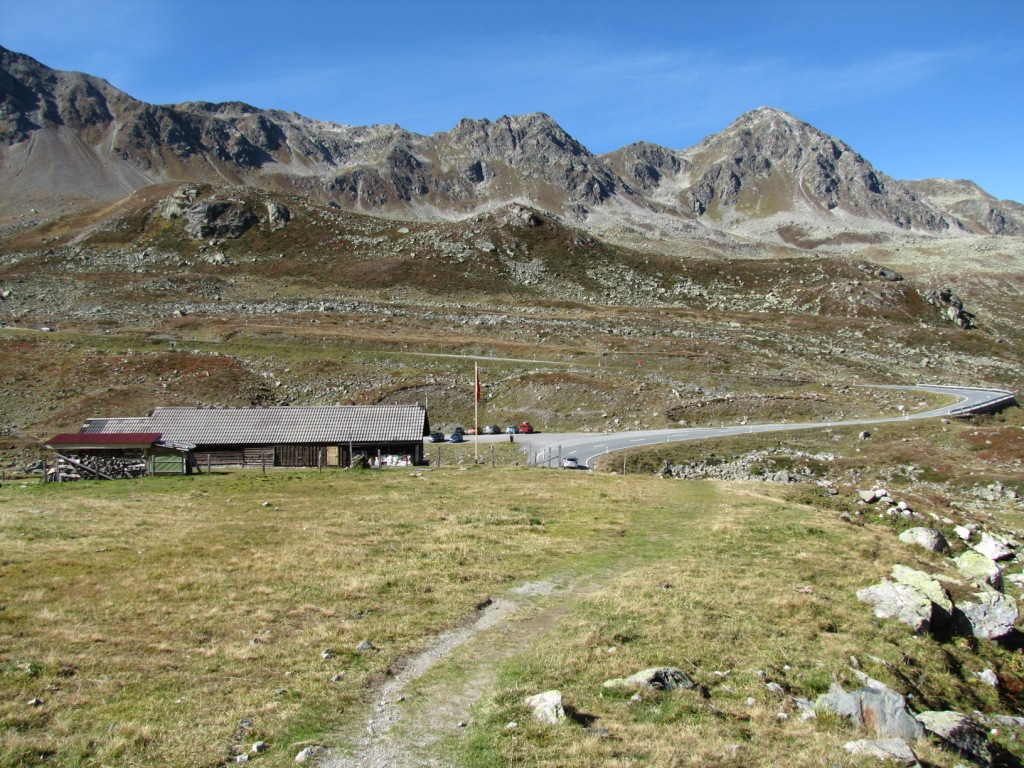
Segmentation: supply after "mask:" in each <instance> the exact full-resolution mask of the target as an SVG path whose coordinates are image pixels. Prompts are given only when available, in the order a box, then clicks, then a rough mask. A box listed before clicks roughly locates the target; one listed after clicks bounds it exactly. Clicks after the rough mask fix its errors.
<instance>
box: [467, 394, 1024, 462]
mask: <svg viewBox="0 0 1024 768" xmlns="http://www.w3.org/2000/svg"><path fill="white" fill-rule="evenodd" d="M877 386H878V387H879V388H882V389H904V390H923V391H926V392H935V393H938V394H947V395H954V396H956V397H959V398H961V399H960V400H959V401H958V402H957V403H955V404H953V405H947V406H943V407H941V408H933V409H932V410H929V411H922V412H920V413H905V414H904V415H902V416H896V417H891V418H877V419H853V420H849V421H833V422H821V421H814V422H800V423H792V424H786V423H783V424H745V425H736V426H727V427H721V428H712V427H696V428H687V429H651V430H638V431H633V432H606V433H600V434H595V433H588V432H560V433H538V434H532V435H516V442H518V443H519V444H520V445H522V446H524V448H526V449H528V451H529V453H530V463H531V464H535V465H537V466H550V467H557V466H558V465H559V461H560V459H561V458H564V457H566V456H575V457H576V458H577V459H578V460H579V463H580V465H581V466H584V465H585V466H586V467H588V468H593V466H594V461H595V460H596V459H597V458H598V457H599V456H603V455H604V454H606V453H614V452H615V451H622V450H626V449H627V448H639V447H642V446H651V445H658V444H660V443H674V442H681V441H685V440H709V439H713V438H717V437H729V436H732V435H744V434H755V433H758V432H787V431H790V430H797V429H815V428H817V429H821V428H822V427H844V426H869V425H872V424H885V423H888V422H895V421H904V420H914V419H932V418H937V417H941V416H964V415H968V414H971V413H979V412H984V411H986V410H992V409H994V408H997V407H998V406H1000V405H1004V404H1008V403H1010V402H1013V400H1014V393H1013V392H1009V391H1006V390H1001V389H980V388H974V387H955V386H945V385H937V384H919V385H917V386H913V387H911V386H899V385H877ZM469 439H470V440H472V439H473V438H469ZM495 439H507V437H506V436H504V435H502V436H500V437H498V438H491V437H489V436H487V437H485V436H481V442H492V441H494V440H495Z"/></svg>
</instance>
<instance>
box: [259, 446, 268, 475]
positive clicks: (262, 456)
mask: <svg viewBox="0 0 1024 768" xmlns="http://www.w3.org/2000/svg"><path fill="white" fill-rule="evenodd" d="M260 469H262V470H263V474H264V475H265V474H267V454H265V453H264V452H263V451H260Z"/></svg>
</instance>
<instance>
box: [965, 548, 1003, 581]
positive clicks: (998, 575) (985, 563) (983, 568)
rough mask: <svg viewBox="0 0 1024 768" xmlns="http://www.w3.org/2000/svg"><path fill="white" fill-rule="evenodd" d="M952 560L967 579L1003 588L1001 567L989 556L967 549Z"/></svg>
mask: <svg viewBox="0 0 1024 768" xmlns="http://www.w3.org/2000/svg"><path fill="white" fill-rule="evenodd" d="M954 562H955V563H956V567H957V570H959V571H960V573H962V574H963V575H964V576H966V577H967V578H968V579H971V580H972V581H981V582H984V583H986V584H988V585H990V586H992V587H994V588H996V589H999V590H1001V589H1002V588H1003V569H1002V568H1000V567H999V565H998V564H997V563H996V561H995V560H993V559H992V558H991V557H988V556H987V555H983V554H982V553H981V552H977V551H976V550H973V549H969V550H967V551H966V552H964V553H963V554H962V555H960V556H959V557H957V558H956V559H955V560H954Z"/></svg>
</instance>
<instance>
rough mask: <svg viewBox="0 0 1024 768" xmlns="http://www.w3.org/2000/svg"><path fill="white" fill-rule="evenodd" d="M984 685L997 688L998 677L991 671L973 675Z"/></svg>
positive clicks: (982, 671) (986, 670) (984, 670)
mask: <svg viewBox="0 0 1024 768" xmlns="http://www.w3.org/2000/svg"><path fill="white" fill-rule="evenodd" d="M975 677H977V678H978V679H979V680H981V682H983V683H984V684H985V685H991V686H992V687H993V688H998V687H999V676H998V675H997V674H996V673H995V672H993V671H992V670H991V669H983V670H981V672H978V674H977V675H975Z"/></svg>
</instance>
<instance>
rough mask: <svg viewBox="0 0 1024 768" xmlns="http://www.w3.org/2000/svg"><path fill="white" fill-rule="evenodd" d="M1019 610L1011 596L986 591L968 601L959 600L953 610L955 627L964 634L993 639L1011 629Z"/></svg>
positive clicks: (1015, 622) (1006, 633) (1008, 632)
mask: <svg viewBox="0 0 1024 768" xmlns="http://www.w3.org/2000/svg"><path fill="white" fill-rule="evenodd" d="M1018 618H1019V612H1018V611H1017V604H1016V602H1015V601H1014V600H1013V598H1012V597H1007V596H1006V595H1004V594H1002V593H1001V592H995V591H986V592H980V593H978V594H976V595H974V599H973V600H970V601H960V602H958V603H957V606H956V610H955V611H954V619H955V620H956V624H957V629H958V630H960V631H961V632H963V633H964V634H966V635H974V636H975V637H981V638H985V639H987V640H994V639H995V638H999V637H1003V636H1005V635H1008V634H1010V632H1012V631H1013V628H1014V626H1016V624H1017V619H1018Z"/></svg>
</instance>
